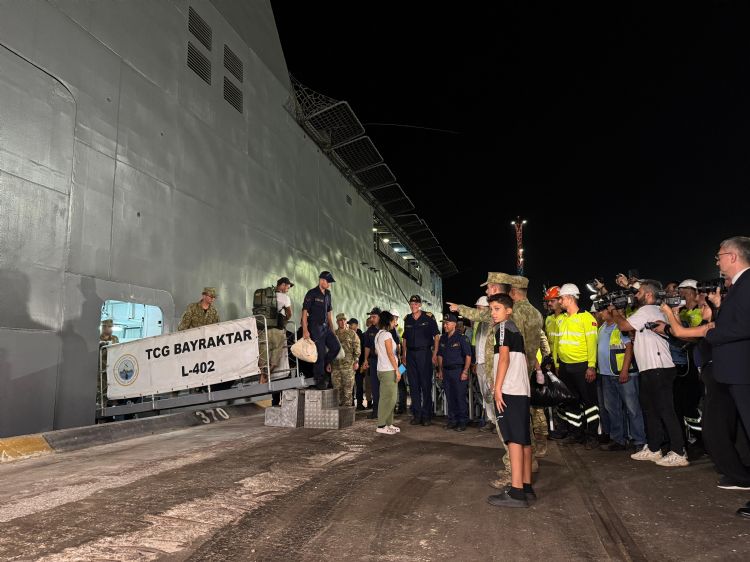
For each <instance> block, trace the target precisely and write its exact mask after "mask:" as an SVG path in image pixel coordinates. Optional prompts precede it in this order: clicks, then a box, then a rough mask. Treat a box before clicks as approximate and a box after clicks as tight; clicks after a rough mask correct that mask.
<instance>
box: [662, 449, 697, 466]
mask: <svg viewBox="0 0 750 562" xmlns="http://www.w3.org/2000/svg"><path fill="white" fill-rule="evenodd" d="M656 464H658V465H659V466H690V461H689V460H687V455H678V454H677V453H675V452H674V451H669V452H668V453H667V454H666V455H664V456H663V457H662V458H660V459H659V460H658V461H656Z"/></svg>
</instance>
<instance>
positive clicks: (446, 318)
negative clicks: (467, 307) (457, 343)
mask: <svg viewBox="0 0 750 562" xmlns="http://www.w3.org/2000/svg"><path fill="white" fill-rule="evenodd" d="M443 322H458V316H456V315H455V314H454V313H453V312H446V313H445V314H443Z"/></svg>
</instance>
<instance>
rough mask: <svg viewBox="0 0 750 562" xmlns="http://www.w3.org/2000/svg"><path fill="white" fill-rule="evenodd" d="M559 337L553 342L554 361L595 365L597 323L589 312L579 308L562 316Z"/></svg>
mask: <svg viewBox="0 0 750 562" xmlns="http://www.w3.org/2000/svg"><path fill="white" fill-rule="evenodd" d="M559 327H560V330H559V338H558V339H557V341H556V342H555V352H554V353H553V356H554V358H555V362H557V361H558V360H559V361H562V362H563V363H583V362H584V361H585V362H586V364H587V365H588V366H589V367H596V351H597V349H596V338H597V335H598V327H599V326H598V324H597V322H596V319H595V318H594V317H593V316H592V315H591V313H590V312H586V311H585V310H581V311H579V312H578V313H576V314H573V315H572V316H570V315H568V314H567V313H566V314H564V315H563V316H562V322H560V324H559Z"/></svg>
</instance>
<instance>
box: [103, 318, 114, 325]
mask: <svg viewBox="0 0 750 562" xmlns="http://www.w3.org/2000/svg"><path fill="white" fill-rule="evenodd" d="M113 325H114V322H112V319H111V318H107V319H106V320H102V326H113Z"/></svg>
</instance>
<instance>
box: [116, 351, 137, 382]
mask: <svg viewBox="0 0 750 562" xmlns="http://www.w3.org/2000/svg"><path fill="white" fill-rule="evenodd" d="M114 375H115V379H116V380H117V382H118V383H120V384H121V385H123V386H129V385H131V384H133V383H134V382H135V379H137V378H138V361H137V360H136V358H135V357H133V356H132V355H123V356H122V357H120V358H119V359H118V360H117V363H115V368H114Z"/></svg>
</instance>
